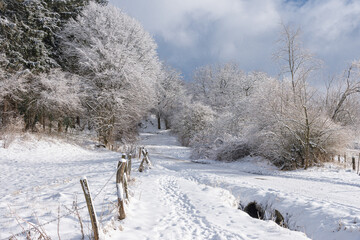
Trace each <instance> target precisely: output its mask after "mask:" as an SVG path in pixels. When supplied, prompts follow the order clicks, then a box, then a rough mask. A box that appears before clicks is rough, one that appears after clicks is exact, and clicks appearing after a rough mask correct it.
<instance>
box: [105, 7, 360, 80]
mask: <svg viewBox="0 0 360 240" xmlns="http://www.w3.org/2000/svg"><path fill="white" fill-rule="evenodd" d="M110 3H111V4H113V5H115V6H117V7H119V8H121V9H122V10H124V11H125V12H126V13H127V14H129V15H130V16H132V17H134V18H136V19H137V20H139V21H140V22H141V23H142V24H143V26H144V27H145V29H146V30H147V31H149V32H150V33H151V34H152V35H153V36H154V38H155V40H156V42H157V44H158V52H159V56H160V59H161V60H163V61H165V62H166V63H167V64H169V65H171V66H173V67H175V68H177V69H179V70H180V71H182V72H183V74H184V76H185V78H186V79H190V78H191V75H192V71H193V70H194V69H195V68H196V67H199V66H203V65H206V64H212V63H222V62H228V61H233V62H237V63H238V64H239V66H240V67H241V68H242V69H244V70H246V71H253V70H258V71H264V72H267V73H269V74H271V75H274V76H275V75H276V74H277V73H278V72H279V67H278V65H277V64H276V63H274V62H273V60H272V54H273V53H274V52H275V50H276V41H277V39H278V38H279V33H280V30H281V25H280V23H281V22H283V23H285V24H291V25H293V26H295V27H296V26H299V27H301V30H302V40H303V42H304V45H305V47H306V48H308V49H309V50H310V51H311V52H313V53H314V54H315V55H316V56H317V57H318V58H319V59H321V60H323V62H324V63H325V66H326V68H325V70H324V73H325V75H327V74H336V73H340V72H342V71H343V70H344V69H345V68H346V66H347V65H348V64H349V62H351V61H352V60H355V59H359V58H360V1H359V0H325V1H324V0H110Z"/></svg>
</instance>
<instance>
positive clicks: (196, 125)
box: [173, 102, 214, 146]
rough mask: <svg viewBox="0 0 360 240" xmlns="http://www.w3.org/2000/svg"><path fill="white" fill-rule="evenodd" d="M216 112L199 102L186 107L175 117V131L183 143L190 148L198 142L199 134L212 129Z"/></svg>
mask: <svg viewBox="0 0 360 240" xmlns="http://www.w3.org/2000/svg"><path fill="white" fill-rule="evenodd" d="M213 120H214V111H212V110H211V108H210V107H208V106H205V105H203V104H201V103H199V102H196V103H189V104H186V105H184V107H183V108H182V109H181V111H180V112H178V113H177V114H176V115H175V116H174V120H173V123H174V125H173V131H174V132H175V133H177V134H178V136H179V139H180V141H181V143H182V144H183V145H185V146H189V145H190V143H191V144H194V142H195V141H197V138H196V139H195V137H196V136H197V134H199V133H200V132H202V131H204V130H206V129H208V128H210V127H211V125H212V123H213Z"/></svg>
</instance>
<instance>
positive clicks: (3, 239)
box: [0, 166, 119, 240]
mask: <svg viewBox="0 0 360 240" xmlns="http://www.w3.org/2000/svg"><path fill="white" fill-rule="evenodd" d="M118 170H119V166H118V167H117V168H116V170H115V171H114V172H113V173H112V175H111V177H109V179H108V180H107V181H106V182H105V184H104V185H103V186H102V187H101V188H100V190H98V191H97V193H96V194H95V196H94V197H93V200H95V199H96V198H97V197H98V196H99V195H100V193H101V192H102V191H103V190H104V189H105V188H106V186H107V185H108V184H109V183H110V181H111V179H112V178H113V177H114V176H115V174H116V173H117V171H118ZM82 204H85V205H84V206H82V207H79V208H78V207H76V206H75V209H73V210H71V209H69V208H68V207H67V206H65V205H64V204H61V205H62V206H63V207H64V208H66V209H67V210H68V212H67V213H65V214H62V215H60V216H57V217H56V218H54V219H52V220H50V221H47V222H45V223H42V224H38V225H36V226H33V227H30V228H29V229H27V230H23V231H21V232H18V233H15V234H11V235H9V236H8V237H5V238H2V239H0V240H9V239H14V238H16V237H20V236H23V235H27V234H28V233H29V232H32V231H37V229H41V228H42V227H44V226H46V225H49V224H51V223H54V222H58V221H59V220H60V219H62V218H65V217H68V216H70V215H72V214H76V212H77V211H79V210H82V209H85V208H86V207H87V205H86V203H85V202H83V203H82ZM82 204H81V205H82ZM23 223H26V221H24V222H23ZM23 223H22V224H23ZM19 224H20V223H19Z"/></svg>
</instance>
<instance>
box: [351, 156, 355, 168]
mask: <svg viewBox="0 0 360 240" xmlns="http://www.w3.org/2000/svg"><path fill="white" fill-rule="evenodd" d="M351 162H352V169H353V170H354V171H355V170H356V166H355V157H352V159H351Z"/></svg>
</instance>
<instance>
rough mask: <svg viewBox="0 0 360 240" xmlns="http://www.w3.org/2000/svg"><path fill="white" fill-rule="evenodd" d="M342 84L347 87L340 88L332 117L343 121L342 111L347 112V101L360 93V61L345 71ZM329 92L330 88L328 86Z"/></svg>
mask: <svg viewBox="0 0 360 240" xmlns="http://www.w3.org/2000/svg"><path fill="white" fill-rule="evenodd" d="M343 79H344V80H343V81H342V82H341V83H342V86H345V88H341V86H340V88H338V91H337V94H336V95H337V97H336V100H335V102H334V103H335V104H334V105H333V106H332V109H331V119H332V120H334V121H341V116H339V115H340V113H341V112H346V111H347V109H346V107H345V105H346V101H347V100H348V99H349V97H350V96H351V95H353V94H355V93H360V61H354V62H352V63H351V64H350V66H349V67H348V69H347V70H346V71H345V74H344V77H343ZM328 93H329V88H328Z"/></svg>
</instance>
